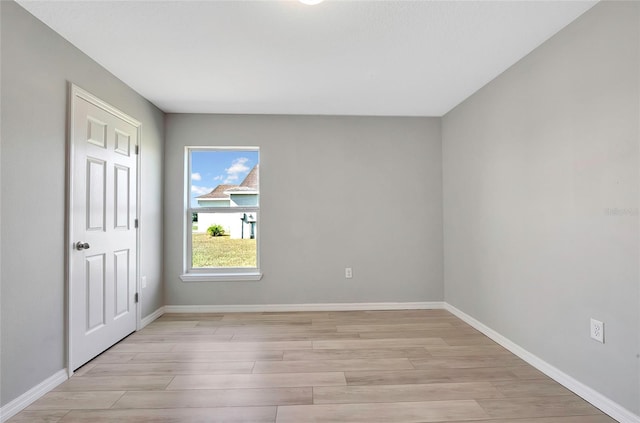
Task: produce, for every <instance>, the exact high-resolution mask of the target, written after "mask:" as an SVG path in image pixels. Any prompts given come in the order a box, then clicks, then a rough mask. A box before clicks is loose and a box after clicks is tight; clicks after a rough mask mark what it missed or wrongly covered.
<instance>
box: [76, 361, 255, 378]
mask: <svg viewBox="0 0 640 423" xmlns="http://www.w3.org/2000/svg"><path fill="white" fill-rule="evenodd" d="M253 365H254V362H253V361H228V362H227V361H225V362H210V363H120V364H98V365H96V366H95V367H94V368H92V369H91V370H89V371H88V372H87V375H91V376H94V375H95V376H114V375H128V376H163V375H189V374H191V375H193V374H202V375H207V374H208V375H222V374H225V375H226V374H238V373H251V370H252V369H253Z"/></svg>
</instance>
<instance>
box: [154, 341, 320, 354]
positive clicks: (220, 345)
mask: <svg viewBox="0 0 640 423" xmlns="http://www.w3.org/2000/svg"><path fill="white" fill-rule="evenodd" d="M311 342H312V341H274V342H217V343H216V342H203V343H189V344H178V345H174V346H173V352H181V351H256V350H259V351H268V350H272V351H282V350H305V349H311V348H312V343H311ZM170 345H171V344H170ZM142 352H144V351H142ZM162 352H168V351H162Z"/></svg>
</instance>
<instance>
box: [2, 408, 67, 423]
mask: <svg viewBox="0 0 640 423" xmlns="http://www.w3.org/2000/svg"><path fill="white" fill-rule="evenodd" d="M68 412H69V410H43V411H40V410H36V411H23V412H22V413H19V414H18V415H16V416H14V417H13V418H11V419H9V420H8V423H57V422H59V421H60V419H62V418H63V417H64V415H65V414H67V413H68Z"/></svg>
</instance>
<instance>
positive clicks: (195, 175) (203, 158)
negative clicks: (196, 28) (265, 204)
mask: <svg viewBox="0 0 640 423" xmlns="http://www.w3.org/2000/svg"><path fill="white" fill-rule="evenodd" d="M258 155H259V153H258V151H257V150H192V151H191V157H190V159H191V175H190V178H191V180H190V184H189V187H190V195H189V199H190V204H191V207H194V208H195V207H256V206H258V199H259V186H258V185H259V184H258V182H259V180H258V179H259V178H258V176H259V175H258V171H259V169H258V162H259V157H258Z"/></svg>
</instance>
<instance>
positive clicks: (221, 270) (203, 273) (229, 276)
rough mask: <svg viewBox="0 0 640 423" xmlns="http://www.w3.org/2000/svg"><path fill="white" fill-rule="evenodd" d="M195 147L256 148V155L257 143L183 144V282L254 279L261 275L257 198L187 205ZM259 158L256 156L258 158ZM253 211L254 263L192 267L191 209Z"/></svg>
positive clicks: (220, 149) (189, 200)
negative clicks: (251, 202) (239, 203)
mask: <svg viewBox="0 0 640 423" xmlns="http://www.w3.org/2000/svg"><path fill="white" fill-rule="evenodd" d="M198 151H257V152H258V157H260V147H246V146H243V147H207V146H204V147H203V146H186V147H185V148H184V169H185V174H184V182H185V184H184V207H183V211H184V213H183V215H184V225H183V228H184V235H183V248H182V250H183V274H182V275H180V279H181V280H182V281H183V282H214V281H257V280H260V279H262V272H261V271H260V233H259V232H260V200H258V206H257V207H193V206H192V205H191V198H190V197H191V173H192V172H191V153H193V152H198ZM258 160H260V159H258ZM258 192H260V176H258ZM259 195H260V194H259ZM196 212H198V213H253V214H254V215H255V216H256V226H255V237H256V267H208V268H193V267H192V263H193V260H192V254H193V248H192V247H193V245H192V241H193V240H192V236H191V234H192V231H193V222H192V216H193V213H196Z"/></svg>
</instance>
